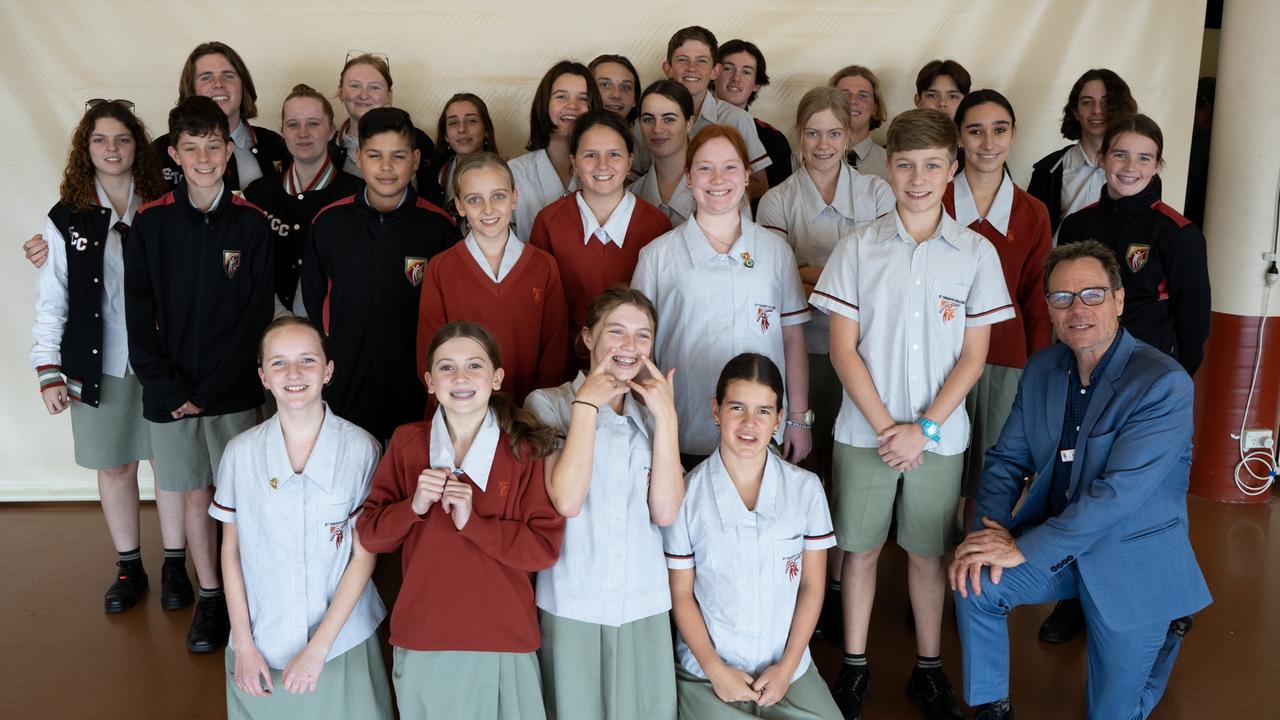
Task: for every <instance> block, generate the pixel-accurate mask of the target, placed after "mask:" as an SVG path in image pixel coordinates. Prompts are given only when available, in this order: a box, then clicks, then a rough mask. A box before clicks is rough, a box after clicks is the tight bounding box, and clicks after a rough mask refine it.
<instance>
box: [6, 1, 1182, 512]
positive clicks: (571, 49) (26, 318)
mask: <svg viewBox="0 0 1280 720" xmlns="http://www.w3.org/2000/svg"><path fill="white" fill-rule="evenodd" d="M637 5H638V7H636V9H628V7H630V6H629V5H625V6H624V5H621V4H618V3H607V4H594V5H591V4H588V3H585V2H568V1H566V0H542V2H529V1H528V0H522V1H517V0H492V1H491V2H488V3H484V4H480V5H476V6H473V7H472V8H465V9H460V8H459V6H458V5H457V4H454V3H443V2H427V3H423V2H374V1H371V0H370V1H366V2H364V3H360V4H358V9H356V10H354V11H353V10H352V8H353V7H357V4H356V3H351V2H344V3H338V2H330V1H328V0H310V1H308V2H297V1H296V0H277V1H274V2H245V1H243V0H229V1H228V2H222V3H217V4H212V3H180V2H169V3H156V2H137V1H136V0H119V1H115V2H94V3H86V2H68V1H67V0H42V1H41V2H34V1H28V2H18V1H17V0H3V1H2V2H0V107H3V108H5V109H6V110H7V112H8V114H9V115H10V119H9V120H8V121H6V122H5V123H4V126H5V130H4V132H3V133H0V217H3V218H4V219H5V222H4V225H3V229H2V230H0V237H2V238H3V244H2V245H0V306H3V307H5V308H7V312H5V313H4V314H3V315H0V346H2V347H4V348H6V351H5V352H4V353H0V377H2V378H6V379H7V381H5V382H3V383H0V407H2V408H3V412H2V413H0V500H22V499H39V498H55V499H71V498H85V497H94V496H95V489H94V483H93V474H92V473H91V472H88V471H85V470H82V469H79V468H77V467H75V465H74V464H73V463H72V462H71V431H70V421H69V418H68V417H67V416H66V415H65V414H64V415H60V416H57V417H53V418H51V417H49V416H47V415H46V414H45V412H44V411H43V409H42V407H41V405H40V402H39V396H38V393H37V388H36V383H35V374H34V373H33V372H32V371H30V370H29V369H28V367H27V357H26V351H27V348H28V347H29V346H30V343H31V340H30V328H31V318H32V309H31V308H32V306H33V303H34V289H33V288H34V273H33V271H32V269H31V268H30V267H28V266H27V265H26V264H25V262H24V261H22V260H21V252H20V250H19V246H20V245H21V243H22V242H23V240H25V239H26V238H27V237H29V236H30V235H31V234H32V233H34V232H37V231H39V230H40V228H41V227H42V218H43V214H44V212H45V211H46V210H47V209H48V208H49V206H51V205H52V204H53V203H54V202H55V201H56V199H57V188H58V182H59V178H60V174H61V171H62V163H63V161H64V159H65V155H66V143H67V140H68V138H69V137H70V133H71V129H72V127H73V126H74V125H75V123H76V121H77V120H78V119H79V116H80V114H81V112H82V111H83V108H84V101H85V100H86V99H88V98H93V97H107V98H119V97H123V98H128V99H131V100H133V101H134V102H135V103H136V104H137V106H138V111H139V114H140V115H141V116H142V117H143V119H144V120H145V121H146V122H147V124H148V126H149V127H150V128H151V130H152V132H153V134H155V135H158V134H160V133H161V132H163V130H164V120H165V117H166V113H167V112H168V109H169V108H170V107H171V106H172V104H173V102H174V100H175V99H176V96H177V91H176V86H177V79H178V72H179V70H180V69H181V65H182V62H183V60H184V59H185V57H186V54H187V53H188V52H189V51H190V49H191V48H192V47H194V46H195V45H196V44H197V43H199V42H203V41H205V40H213V39H217V40H222V41H224V42H226V43H228V44H230V45H231V46H232V47H234V48H236V49H237V50H238V51H239V52H240V53H241V54H242V55H243V56H244V58H245V61H246V62H247V63H248V64H249V67H250V69H251V70H252V72H253V76H254V80H255V81H256V83H257V87H258V93H259V98H258V104H259V108H260V110H261V117H260V118H259V119H258V120H256V121H255V122H256V123H259V124H265V125H267V126H269V127H273V128H274V127H277V126H278V124H279V114H278V113H279V108H280V101H281V100H282V98H283V97H284V96H285V95H286V94H287V93H288V90H289V88H290V87H292V86H293V84H295V83H297V82H307V83H309V84H311V85H313V86H314V87H316V88H318V89H320V90H321V91H323V92H330V91H333V90H336V87H337V75H338V71H339V70H340V68H341V64H342V61H343V58H344V57H345V55H346V52H347V51H348V50H350V49H356V48H358V49H361V50H366V51H377V52H384V53H387V54H388V55H389V56H390V57H391V69H392V74H393V75H394V78H395V99H396V104H397V105H400V106H402V107H405V108H407V109H408V110H410V111H411V112H412V113H413V114H414V117H415V118H416V120H417V121H418V122H419V123H420V124H421V125H423V126H424V127H427V128H431V133H432V134H433V135H434V129H433V128H434V124H435V118H436V116H437V114H438V113H439V112H440V109H441V107H440V106H441V103H442V102H443V101H444V99H446V98H447V97H449V96H450V95H452V94H453V93H455V92H460V91H472V92H475V93H477V94H479V95H480V96H481V97H483V98H484V99H485V101H486V102H487V103H488V104H489V107H490V108H491V110H492V111H493V112H494V115H495V122H496V123H497V125H498V136H499V138H498V139H499V143H500V146H501V148H502V149H503V151H504V154H507V155H509V156H510V155H515V154H518V152H519V149H520V148H521V147H522V146H523V145H524V143H525V141H526V140H527V133H526V131H527V122H528V105H529V101H530V99H531V98H532V96H533V90H534V88H535V87H536V85H537V82H538V79H539V78H540V77H541V75H542V72H543V71H544V70H545V69H546V68H547V67H549V66H550V65H551V64H552V63H553V62H555V61H556V60H559V59H561V58H564V57H569V58H574V59H578V60H580V61H582V62H586V61H588V60H590V59H591V58H592V57H594V56H595V55H596V54H599V53H602V52H615V53H621V54H624V55H627V56H628V57H630V58H631V59H632V61H633V62H635V64H636V66H637V67H638V68H639V70H640V73H641V81H642V83H648V82H650V81H652V80H654V79H657V78H658V77H659V75H660V69H659V67H658V66H659V63H660V62H661V60H662V57H663V54H664V52H665V48H666V41H667V38H668V37H669V36H670V35H671V33H672V32H673V31H674V30H676V29H678V28H680V27H682V26H684V25H689V24H695V23H696V24H701V25H704V26H707V27H709V28H711V29H712V30H713V31H714V32H715V33H716V35H717V36H718V37H719V38H720V40H721V41H724V40H728V39H730V38H734V37H742V38H745V39H749V40H752V41H753V42H755V43H756V44H757V45H759V46H760V47H761V49H762V50H763V51H764V53H765V55H766V57H767V59H768V61H769V72H770V75H772V76H773V78H774V82H773V84H772V85H771V86H770V87H768V88H766V89H765V90H764V91H763V92H762V94H761V96H760V99H759V101H758V102H757V105H756V106H755V108H754V109H755V110H756V112H758V113H759V115H760V116H761V117H762V118H763V119H765V120H767V121H768V122H771V123H773V124H774V125H776V126H778V127H779V128H782V129H784V130H789V129H790V127H791V125H792V121H791V120H789V118H791V117H793V112H794V107H795V103H796V101H798V100H799V98H800V96H801V95H802V94H803V93H804V91H805V90H807V89H808V88H810V87H812V86H814V85H818V84H821V83H822V82H823V81H824V80H825V79H826V78H827V77H829V76H830V74H831V73H832V72H833V71H834V70H835V69H837V68H839V67H842V66H844V65H847V64H851V63H858V64H863V65H868V66H870V67H871V68H873V69H874V70H876V72H877V73H878V74H879V75H880V78H881V80H882V82H883V84H884V87H885V91H886V102H887V105H888V109H889V111H890V113H891V114H892V113H895V112H899V111H902V110H905V109H908V108H909V107H910V106H911V95H912V94H913V93H914V87H913V82H914V78H915V73H916V71H917V70H918V69H919V67H920V66H921V65H923V64H924V63H925V62H927V61H928V60H930V59H933V58H938V57H951V58H955V59H956V60H958V61H960V62H961V63H962V64H964V65H965V67H967V68H968V69H969V71H970V72H971V73H972V75H973V79H974V83H973V87H974V88H981V87H993V88H996V89H999V90H1001V91H1002V92H1004V93H1005V94H1006V95H1008V96H1009V98H1010V99H1011V100H1012V102H1013V104H1014V108H1015V109H1016V111H1017V113H1018V125H1019V132H1020V135H1019V138H1018V147H1017V150H1016V151H1015V153H1014V156H1013V158H1012V163H1011V164H1012V166H1013V169H1014V175H1015V178H1016V179H1017V180H1018V181H1019V182H1020V183H1025V181H1026V179H1027V177H1028V176H1029V173H1030V166H1031V163H1032V162H1034V161H1035V160H1036V159H1037V158H1039V157H1040V156H1042V155H1043V154H1045V153H1047V152H1049V151H1050V150H1053V149H1056V148H1057V147H1060V146H1061V145H1063V144H1064V141H1063V140H1062V138H1061V137H1059V135H1058V123H1059V121H1060V112H1061V108H1062V105H1063V104H1064V102H1065V100H1066V96H1067V92H1068V91H1069V90H1070V87H1071V84H1072V82H1074V80H1075V78H1076V77H1078V76H1079V75H1080V73H1081V72H1083V71H1084V70H1086V69H1088V68H1091V67H1109V68H1112V69H1113V70H1115V71H1117V72H1118V73H1120V75H1121V76H1123V77H1124V78H1125V79H1126V80H1127V81H1128V82H1129V84H1130V86H1131V87H1132V88H1133V91H1134V95H1135V96H1136V97H1137V98H1138V101H1139V103H1140V106H1141V108H1142V110H1143V111H1144V112H1146V113H1148V114H1150V115H1151V116H1153V117H1154V118H1155V119H1156V120H1157V121H1158V122H1159V123H1160V124H1161V126H1162V127H1163V129H1164V131H1165V138H1166V143H1167V147H1166V155H1167V156H1168V167H1167V169H1166V170H1165V173H1164V187H1165V189H1166V193H1167V197H1166V199H1167V200H1169V201H1170V203H1171V204H1172V205H1174V206H1175V207H1180V206H1181V201H1182V196H1183V188H1184V187H1185V160H1184V158H1185V157H1186V154H1187V146H1188V142H1189V138H1190V127H1191V113H1192V110H1193V106H1194V92H1195V84H1196V77H1197V73H1198V70H1199V68H1200V48H1201V44H1202V25H1203V19H1204V7H1205V3H1204V0H1126V1H1125V2H1114V1H1111V0H1107V1H1103V0H1056V1H1052V0H986V1H975V0H859V1H858V2H856V3H850V2H847V0H835V1H823V0H807V1H806V0H793V1H792V2H786V3H779V2H776V1H772V2H770V1H765V0H740V1H739V2H737V3H734V5H733V6H732V7H733V9H732V11H728V12H726V11H724V10H720V9H717V10H716V11H714V12H713V11H711V10H708V11H702V12H694V11H691V10H690V9H689V8H690V6H691V4H690V3H677V2H670V1H669V0H649V1H648V2H645V3H641V4H637ZM708 7H715V6H714V5H713V4H708ZM719 7H720V8H724V7H729V6H727V5H721V6H719ZM717 12H718V14H717ZM145 491H147V492H149V486H148V488H147V489H146V490H145Z"/></svg>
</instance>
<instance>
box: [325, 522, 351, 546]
mask: <svg viewBox="0 0 1280 720" xmlns="http://www.w3.org/2000/svg"><path fill="white" fill-rule="evenodd" d="M346 535H347V521H346V520H343V521H341V522H336V523H329V541H330V542H332V543H333V546H334V547H335V548H337V549H339V550H341V549H342V539H343V538H344V537H346Z"/></svg>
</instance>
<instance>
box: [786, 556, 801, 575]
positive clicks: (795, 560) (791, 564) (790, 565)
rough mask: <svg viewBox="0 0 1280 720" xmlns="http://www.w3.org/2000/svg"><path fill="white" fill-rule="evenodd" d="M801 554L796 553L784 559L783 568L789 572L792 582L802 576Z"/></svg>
mask: <svg viewBox="0 0 1280 720" xmlns="http://www.w3.org/2000/svg"><path fill="white" fill-rule="evenodd" d="M800 555H801V553H796V554H795V555H792V556H791V557H789V558H785V559H784V560H783V569H784V571H785V572H786V573H787V579H788V580H790V581H792V582H795V579H796V578H797V577H799V576H800Z"/></svg>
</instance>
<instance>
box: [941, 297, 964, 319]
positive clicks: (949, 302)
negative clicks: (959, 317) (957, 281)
mask: <svg viewBox="0 0 1280 720" xmlns="http://www.w3.org/2000/svg"><path fill="white" fill-rule="evenodd" d="M963 307H964V302H962V301H960V300H957V299H955V298H953V297H947V296H946V295H939V296H938V314H939V315H941V316H942V322H944V323H950V322H951V321H952V320H955V319H956V311H957V310H960V309H961V308H963Z"/></svg>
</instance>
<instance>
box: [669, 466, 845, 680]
mask: <svg viewBox="0 0 1280 720" xmlns="http://www.w3.org/2000/svg"><path fill="white" fill-rule="evenodd" d="M767 455H768V457H767V459H766V460H765V468H764V477H763V478H762V479H761V480H760V492H759V494H758V495H757V497H756V508H755V510H754V511H752V510H748V509H747V506H746V505H744V504H743V502H742V496H740V495H739V494H738V490H737V488H736V487H734V485H733V481H732V480H731V479H729V473H728V471H727V470H725V467H724V461H723V460H721V458H720V451H719V450H716V451H715V452H714V453H712V455H711V457H709V458H707V459H706V460H705V461H703V462H702V463H701V464H700V465H698V467H696V468H694V469H693V471H692V472H690V473H689V475H688V476H687V478H686V482H687V489H686V490H685V493H684V503H683V504H682V505H681V506H680V513H679V515H677V516H676V521H675V522H674V523H672V524H671V526H669V527H666V528H663V529H662V539H663V547H664V549H665V551H666V556H667V567H668V568H670V569H672V570H688V569H691V568H692V569H693V570H694V578H693V596H694V598H696V599H697V601H698V609H699V610H701V611H702V620H703V622H704V623H706V626H707V633H708V634H709V635H710V636H711V642H712V644H713V645H715V650H716V655H718V656H719V657H720V659H721V660H723V661H724V662H725V664H726V665H729V666H730V667H734V668H737V669H739V670H742V671H743V672H746V673H748V674H750V675H751V676H753V677H755V676H758V675H759V674H760V673H761V672H763V671H764V670H765V669H767V668H768V667H769V666H771V665H773V664H775V663H777V662H778V661H779V660H781V659H782V654H783V653H784V652H785V651H786V648H787V637H788V636H789V635H790V634H791V620H792V617H793V616H794V615H795V610H796V599H797V597H798V595H799V591H800V577H801V575H802V574H803V573H804V551H805V550H826V549H827V548H830V547H832V546H834V545H835V544H836V538H835V531H834V530H833V529H832V525H831V512H830V510H829V509H828V507H827V498H826V496H825V495H824V494H823V492H822V482H821V481H820V480H818V476H817V475H814V474H813V473H811V472H809V471H808V470H802V469H800V468H798V467H796V466H795V465H792V464H791V463H788V462H786V461H784V460H782V458H779V457H778V456H776V455H774V454H773V453H771V452H770V453H767ZM676 658H677V660H678V661H679V662H680V665H681V667H683V668H684V669H685V670H686V671H687V672H689V673H690V674H692V675H695V676H697V677H700V678H706V677H707V674H706V672H704V671H703V669H702V667H701V666H700V665H699V664H698V659H697V658H695V657H694V656H693V651H692V650H690V649H689V646H688V645H687V644H686V643H685V641H684V637H682V636H681V635H679V634H678V633H677V635H676ZM809 663H810V659H809V649H808V648H807V647H806V648H805V651H804V657H803V658H801V660H800V664H799V665H797V666H796V671H795V673H794V674H793V675H792V676H791V682H795V681H796V680H797V679H798V678H799V677H800V676H801V675H803V674H804V673H805V671H806V670H808V669H809Z"/></svg>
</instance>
